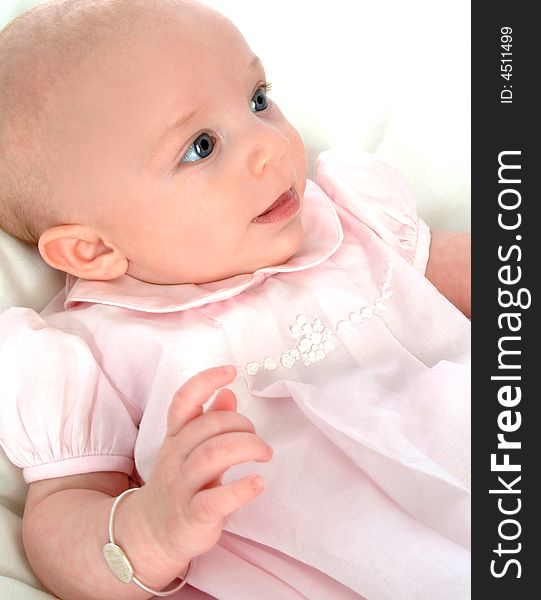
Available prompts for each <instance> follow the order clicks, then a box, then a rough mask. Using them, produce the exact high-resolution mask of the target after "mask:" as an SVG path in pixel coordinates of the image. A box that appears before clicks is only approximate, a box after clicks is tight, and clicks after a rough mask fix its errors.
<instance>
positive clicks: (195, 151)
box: [179, 133, 216, 163]
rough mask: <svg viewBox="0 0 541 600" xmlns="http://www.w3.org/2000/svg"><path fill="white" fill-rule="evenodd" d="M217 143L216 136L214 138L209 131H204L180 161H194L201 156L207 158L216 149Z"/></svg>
mask: <svg viewBox="0 0 541 600" xmlns="http://www.w3.org/2000/svg"><path fill="white" fill-rule="evenodd" d="M215 143H216V138H213V137H212V136H211V135H209V134H208V133H202V134H201V135H200V136H198V137H197V138H196V140H195V141H194V143H193V144H192V145H191V146H190V147H189V148H188V150H187V151H186V154H184V156H183V157H182V158H181V159H180V161H179V162H181V163H186V162H194V161H196V160H199V159H201V158H206V157H207V156H208V155H209V154H211V152H212V151H213V150H214V144H215Z"/></svg>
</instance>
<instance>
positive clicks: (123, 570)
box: [103, 542, 133, 583]
mask: <svg viewBox="0 0 541 600" xmlns="http://www.w3.org/2000/svg"><path fill="white" fill-rule="evenodd" d="M103 556H104V557H105V562H106V563H107V564H108V566H109V568H110V569H111V572H112V573H113V575H114V576H115V577H116V578H117V579H119V580H120V581H122V583H131V582H132V580H133V568H132V566H131V564H130V561H129V560H128V557H127V556H126V555H125V554H124V552H122V549H121V548H119V547H118V546H117V545H116V544H112V543H111V542H109V543H108V544H105V546H104V547H103Z"/></svg>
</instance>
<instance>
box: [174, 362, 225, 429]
mask: <svg viewBox="0 0 541 600" xmlns="http://www.w3.org/2000/svg"><path fill="white" fill-rule="evenodd" d="M235 375H236V370H235V367H233V366H226V367H212V368H211V369H206V370H205V371H201V373H197V375H194V376H193V377H191V378H190V379H188V381H187V382H186V383H185V384H184V385H183V386H181V387H180V388H179V389H178V391H177V392H176V393H175V395H174V396H173V400H172V401H171V405H170V406H169V411H168V413H167V435H168V436H175V435H177V433H178V432H179V431H180V430H181V429H182V427H184V425H185V424H186V423H188V422H190V421H191V420H192V419H194V418H196V417H197V416H199V415H201V414H202V412H203V408H202V406H201V405H202V404H204V403H205V402H206V401H207V400H208V399H209V398H210V397H211V396H212V394H214V392H215V391H216V390H217V389H219V388H221V387H223V386H224V385H227V384H228V383H231V382H232V381H233V379H234V378H235Z"/></svg>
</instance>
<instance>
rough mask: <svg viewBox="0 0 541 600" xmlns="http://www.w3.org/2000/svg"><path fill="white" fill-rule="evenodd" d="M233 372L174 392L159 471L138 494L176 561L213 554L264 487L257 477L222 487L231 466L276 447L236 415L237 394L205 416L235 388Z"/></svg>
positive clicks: (215, 371) (217, 371)
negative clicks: (225, 530) (227, 526)
mask: <svg viewBox="0 0 541 600" xmlns="http://www.w3.org/2000/svg"><path fill="white" fill-rule="evenodd" d="M235 373H236V371H235V368H234V367H215V368H212V369H207V370H206V371H202V372H201V373H198V374H197V375H195V376H194V377H192V378H191V379H189V380H188V381H187V382H186V383H185V384H184V385H183V386H182V387H181V388H180V389H179V390H178V391H177V392H176V394H175V395H174V397H173V400H172V402H171V406H170V407H169V413H168V418H167V433H166V436H165V439H164V441H163V442H162V446H161V449H160V451H159V454H158V457H157V460H156V464H155V466H154V469H153V471H152V473H151V475H150V477H149V479H148V481H147V482H146V484H145V485H144V486H143V487H142V488H141V490H140V491H139V492H138V493H137V494H135V496H140V498H139V499H140V502H141V507H142V509H143V514H145V515H146V517H147V520H148V525H149V530H150V531H151V532H152V535H153V537H154V538H155V540H156V542H157V544H158V545H159V546H160V547H161V548H162V550H163V551H164V552H165V553H166V554H167V555H168V556H169V557H170V558H171V559H173V560H175V561H177V560H178V561H179V562H182V563H184V562H186V563H187V562H188V560H189V559H191V558H193V557H195V556H197V555H199V554H202V553H203V552H206V551H207V550H210V549H211V548H212V547H213V546H214V545H215V544H216V542H217V541H218V538H219V537H220V534H221V531H222V527H223V520H224V518H225V517H226V516H227V515H229V514H230V513H232V512H233V511H235V510H236V509H238V508H240V507H241V506H244V505H245V504H247V503H248V502H250V501H251V500H252V499H253V498H255V497H256V496H257V495H258V494H259V493H260V492H261V491H262V490H263V487H264V483H263V479H262V478H261V477H259V476H248V477H244V478H243V479H239V480H237V481H233V482H231V483H228V484H225V485H222V484H221V481H220V477H221V476H222V474H223V473H224V472H225V471H226V470H227V469H228V468H229V467H231V466H232V465H236V464H239V463H243V462H245V461H249V460H255V461H258V462H266V461H268V460H270V458H271V457H272V448H271V447H270V446H268V445H267V444H266V443H265V442H264V441H263V440H262V439H261V438H260V437H258V436H257V435H256V433H255V428H254V426H253V424H252V422H251V421H250V420H249V419H248V418H247V417H245V416H243V415H240V414H238V413H237V412H236V403H237V402H236V397H235V394H234V393H233V392H232V391H231V390H229V389H222V390H220V392H219V393H218V394H217V396H216V398H215V399H214V401H213V403H212V405H211V406H210V407H209V409H208V410H207V411H206V412H203V408H202V404H203V403H204V402H206V401H207V400H208V399H209V398H210V397H211V396H212V394H213V393H214V392H215V391H216V390H217V389H218V388H220V387H222V386H224V385H227V384H228V383H231V381H232V380H233V379H234V377H235Z"/></svg>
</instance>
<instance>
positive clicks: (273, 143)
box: [250, 125, 291, 175]
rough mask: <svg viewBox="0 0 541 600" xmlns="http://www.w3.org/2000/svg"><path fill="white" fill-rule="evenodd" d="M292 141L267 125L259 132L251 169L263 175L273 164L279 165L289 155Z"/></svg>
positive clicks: (252, 155) (251, 158)
mask: <svg viewBox="0 0 541 600" xmlns="http://www.w3.org/2000/svg"><path fill="white" fill-rule="evenodd" d="M290 145H291V144H290V141H289V138H288V137H287V136H285V135H284V134H283V133H282V132H281V131H280V130H279V129H276V128H275V127H272V126H270V125H265V126H263V127H261V128H260V129H259V131H258V132H257V136H256V140H255V143H254V145H253V148H252V152H251V156H250V167H251V169H252V171H253V173H254V174H255V175H261V174H262V173H263V172H264V171H265V169H266V168H267V166H269V165H270V164H271V163H278V162H280V160H281V159H282V158H283V157H284V155H285V154H287V151H288V149H289V147H290Z"/></svg>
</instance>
